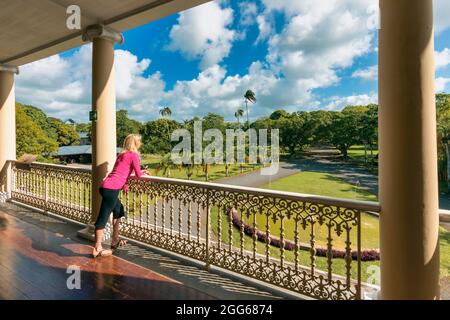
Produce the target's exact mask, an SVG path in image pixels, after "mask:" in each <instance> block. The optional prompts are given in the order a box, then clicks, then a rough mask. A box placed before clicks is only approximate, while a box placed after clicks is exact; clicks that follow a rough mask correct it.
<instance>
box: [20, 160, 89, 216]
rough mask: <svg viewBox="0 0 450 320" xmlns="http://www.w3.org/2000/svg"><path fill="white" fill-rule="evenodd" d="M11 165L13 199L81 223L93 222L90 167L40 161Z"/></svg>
mask: <svg viewBox="0 0 450 320" xmlns="http://www.w3.org/2000/svg"><path fill="white" fill-rule="evenodd" d="M11 164H12V172H13V176H12V191H11V198H12V199H13V200H15V201H18V202H21V203H24V204H27V205H30V206H33V207H36V208H39V209H42V210H45V211H49V212H53V213H56V214H58V215H61V216H64V217H66V218H69V219H72V220H75V221H78V222H81V223H89V222H90V220H91V192H92V191H91V190H92V178H91V171H90V170H88V169H79V168H72V167H67V166H60V165H49V164H41V163H32V164H21V163H18V162H12V163H11Z"/></svg>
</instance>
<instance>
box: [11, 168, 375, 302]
mask: <svg viewBox="0 0 450 320" xmlns="http://www.w3.org/2000/svg"><path fill="white" fill-rule="evenodd" d="M13 172H14V179H13V191H12V198H13V199H14V200H16V201H20V202H23V203H26V204H29V205H32V206H35V207H38V208H41V209H45V210H49V211H51V212H53V213H56V214H60V215H62V216H64V217H68V218H71V219H74V220H77V221H80V222H83V223H88V222H89V220H90V218H91V215H90V200H89V199H90V192H91V190H90V189H91V180H90V179H91V177H90V171H89V170H82V169H74V168H70V167H65V166H54V165H43V164H32V165H30V166H29V167H25V168H20V167H19V165H18V164H15V165H13ZM121 198H122V202H123V203H124V205H125V207H126V211H127V217H126V219H124V221H123V224H122V234H123V235H124V236H126V237H129V238H131V239H134V240H137V241H141V242H144V243H147V244H149V245H153V246H157V247H160V248H162V249H166V250H169V251H172V252H174V253H178V254H181V255H184V256H187V257H190V258H194V259H197V260H200V261H203V262H205V264H206V265H207V266H211V265H213V266H217V267H221V268H224V269H227V270H230V271H233V272H237V273H240V274H242V275H245V276H249V277H252V278H254V279H257V280H261V281H265V282H268V283H270V284H273V285H277V286H281V287H283V288H286V289H289V290H292V291H295V292H298V293H301V294H304V295H308V296H310V297H313V298H319V299H360V298H362V289H361V286H362V281H361V276H362V270H361V264H362V261H361V258H362V257H361V254H362V248H361V224H362V216H363V215H365V214H366V213H367V212H377V211H379V207H378V204H377V203H372V202H361V201H352V200H342V199H333V198H328V197H320V196H310V195H302V194H295V193H286V192H278V191H270V190H261V189H254V188H244V187H231V186H226V185H220V184H212V183H205V182H193V181H185V180H176V179H168V178H158V177H148V178H141V179H136V178H131V179H130V181H129V192H128V193H127V194H122V195H121ZM337 253H338V254H337Z"/></svg>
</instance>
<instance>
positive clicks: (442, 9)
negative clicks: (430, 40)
mask: <svg viewBox="0 0 450 320" xmlns="http://www.w3.org/2000/svg"><path fill="white" fill-rule="evenodd" d="M433 8H434V26H435V30H436V32H437V33H440V32H442V31H444V30H446V29H448V28H449V27H450V15H449V13H450V1H448V0H434V1H433Z"/></svg>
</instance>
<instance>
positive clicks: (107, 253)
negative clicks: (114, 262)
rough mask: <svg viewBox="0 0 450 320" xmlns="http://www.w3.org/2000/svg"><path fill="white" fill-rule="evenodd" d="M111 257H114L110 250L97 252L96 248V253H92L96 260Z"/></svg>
mask: <svg viewBox="0 0 450 320" xmlns="http://www.w3.org/2000/svg"><path fill="white" fill-rule="evenodd" d="M110 255H112V251H111V250H109V249H101V250H99V251H97V249H96V248H94V251H92V256H93V257H94V258H97V257H107V256H110Z"/></svg>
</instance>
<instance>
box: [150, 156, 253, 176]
mask: <svg viewBox="0 0 450 320" xmlns="http://www.w3.org/2000/svg"><path fill="white" fill-rule="evenodd" d="M161 159H162V157H161V156H158V155H144V157H143V159H142V165H144V166H147V167H148V169H149V170H150V173H151V174H152V175H154V176H158V177H167V175H164V172H163V171H162V170H158V166H159V162H160V161H161ZM258 168H260V166H254V165H250V164H243V165H242V171H241V166H240V165H239V164H235V165H230V167H229V168H228V169H229V170H228V176H229V177H232V176H236V175H240V174H241V173H248V172H251V171H253V170H255V169H258ZM168 177H169V178H175V179H188V176H187V173H186V169H184V168H179V167H177V166H174V167H173V168H171V170H170V175H169V176H168ZM226 177H227V175H226V170H225V165H224V164H213V165H210V166H209V172H208V180H209V181H213V180H218V179H222V178H226ZM191 180H194V181H205V180H206V174H205V172H204V171H203V167H202V166H196V167H195V168H194V170H193V174H192V177H191Z"/></svg>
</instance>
